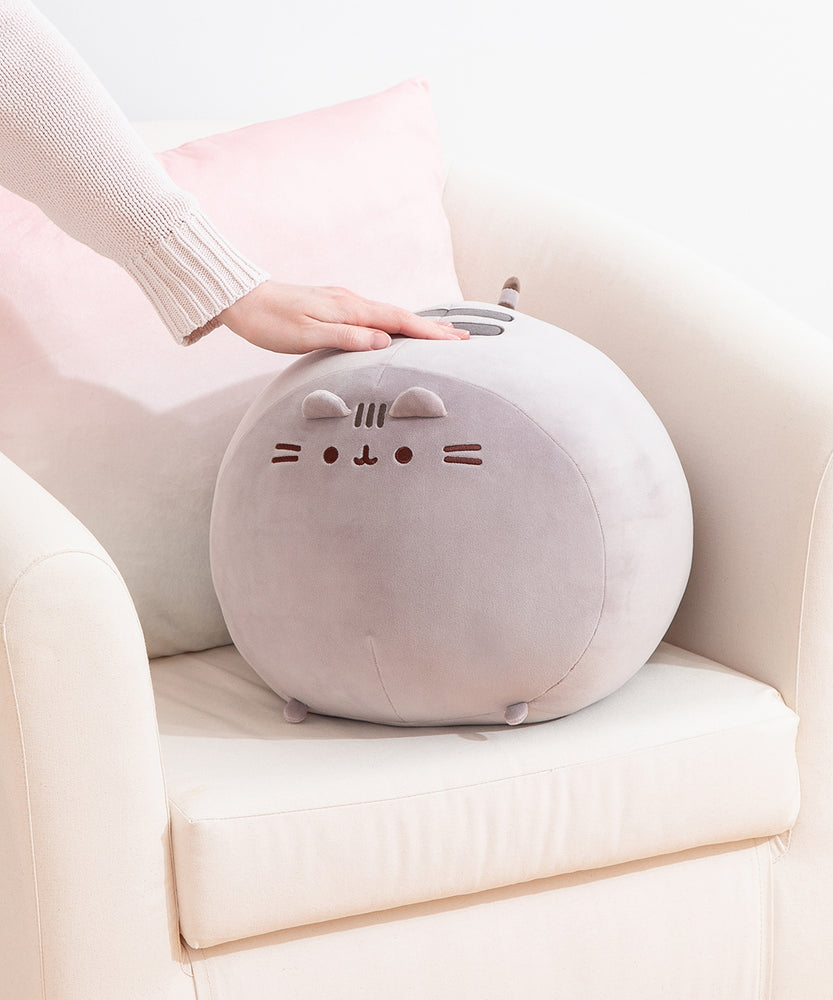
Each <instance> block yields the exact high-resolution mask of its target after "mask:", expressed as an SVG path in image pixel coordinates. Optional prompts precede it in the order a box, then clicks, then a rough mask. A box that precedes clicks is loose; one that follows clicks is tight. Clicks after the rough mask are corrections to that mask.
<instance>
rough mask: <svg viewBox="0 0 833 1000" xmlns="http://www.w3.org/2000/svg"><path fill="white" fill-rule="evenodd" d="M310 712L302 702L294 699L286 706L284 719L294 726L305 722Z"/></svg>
mask: <svg viewBox="0 0 833 1000" xmlns="http://www.w3.org/2000/svg"><path fill="white" fill-rule="evenodd" d="M308 711H309V709H308V708H307V706H306V705H305V704H304V703H303V702H302V701H298V699H297V698H292V699H291V700H290V701H288V702H287V703H286V705H284V709H283V717H284V718H285V719H286V721H287V722H291V723H293V725H294V724H295V723H298V722H303V721H304V719H306V717H307V712H308Z"/></svg>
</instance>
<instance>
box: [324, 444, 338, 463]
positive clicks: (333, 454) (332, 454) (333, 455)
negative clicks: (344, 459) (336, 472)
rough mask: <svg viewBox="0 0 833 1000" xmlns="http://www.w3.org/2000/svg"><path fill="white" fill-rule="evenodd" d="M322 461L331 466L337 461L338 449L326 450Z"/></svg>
mask: <svg viewBox="0 0 833 1000" xmlns="http://www.w3.org/2000/svg"><path fill="white" fill-rule="evenodd" d="M324 461H325V462H326V463H327V465H332V464H333V462H337V461H338V448H332V447H330V448H326V449H325V450H324Z"/></svg>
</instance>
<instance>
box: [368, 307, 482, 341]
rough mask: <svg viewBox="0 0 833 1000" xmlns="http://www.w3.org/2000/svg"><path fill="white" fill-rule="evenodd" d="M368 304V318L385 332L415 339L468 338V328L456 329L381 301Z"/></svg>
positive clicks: (448, 324) (449, 324)
mask: <svg viewBox="0 0 833 1000" xmlns="http://www.w3.org/2000/svg"><path fill="white" fill-rule="evenodd" d="M367 304H368V306H370V314H369V315H370V320H371V323H372V325H373V326H374V327H376V328H377V329H379V330H384V331H385V332H386V333H391V334H401V335H402V336H403V337H414V338H416V339H417V340H468V339H469V332H468V330H458V329H456V328H455V327H453V326H452V325H451V323H439V322H437V320H433V319H428V318H427V317H425V316H417V315H416V313H412V312H409V311H408V310H407V309H400V308H399V307H398V306H386V305H384V304H383V303H381V302H370V301H368V302H367Z"/></svg>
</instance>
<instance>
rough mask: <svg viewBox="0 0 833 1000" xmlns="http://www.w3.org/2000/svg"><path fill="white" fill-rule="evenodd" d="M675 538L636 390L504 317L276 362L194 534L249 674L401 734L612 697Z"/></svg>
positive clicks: (660, 621)
mask: <svg viewBox="0 0 833 1000" xmlns="http://www.w3.org/2000/svg"><path fill="white" fill-rule="evenodd" d="M474 307H475V306H474V305H473V306H472V308H474ZM323 393H327V394H329V395H327V396H324V395H323ZM325 400H327V401H328V402H327V405H325V403H324V401H325ZM340 401H343V402H344V406H343V407H342V406H341V405H340ZM328 407H329V408H328ZM345 409H347V410H348V411H349V413H350V416H349V417H346V416H343V415H342V414H343V413H344V410H345ZM328 412H331V413H332V414H333V416H332V417H329V418H328V417H326V416H324V415H323V414H325V413H328ZM305 414H306V415H305ZM311 417H312V419H311ZM426 417H427V418H430V419H426ZM691 546H692V523H691V505H690V500H689V495H688V488H687V485H686V481H685V476H684V474H683V471H682V468H681V466H680V463H679V460H678V458H677V455H676V453H675V451H674V448H673V446H672V444H671V441H670V439H669V438H668V435H667V434H666V432H665V430H664V428H663V427H662V424H661V423H660V421H659V418H658V417H657V416H656V414H655V413H654V412H653V410H652V409H651V408H650V406H649V405H648V403H647V402H646V400H645V399H644V397H642V396H641V394H640V393H639V392H638V391H637V390H636V389H635V387H634V386H633V385H632V383H631V382H629V380H628V379H627V378H626V377H625V375H624V374H623V373H622V372H621V371H620V370H619V369H618V368H617V367H616V366H615V365H614V364H613V363H612V362H611V361H610V360H609V359H607V358H606V357H605V356H604V355H603V354H601V353H600V352H598V351H597V350H595V349H594V348H592V347H590V346H589V345H587V344H586V343H584V342H583V341H581V340H579V339H578V338H576V337H573V336H571V335H570V334H568V333H565V332H564V331H563V330H558V329H557V328H555V327H552V326H549V325H548V324H545V323H542V322H540V321H537V320H534V319H532V318H530V317H526V316H523V315H517V316H516V317H515V319H514V320H513V321H512V322H511V323H508V324H507V328H506V332H504V333H503V334H501V335H500V336H494V337H481V338H477V337H473V338H472V339H471V340H470V341H460V342H429V341H414V340H402V341H400V342H398V343H397V344H395V345H394V346H393V347H392V348H391V349H389V350H388V351H385V352H381V353H374V354H373V355H369V354H358V355H345V354H339V353H335V352H330V353H325V354H319V355H317V356H314V357H310V358H305V359H303V360H301V361H299V362H297V363H296V364H295V365H293V366H292V367H291V368H289V369H288V370H287V371H285V372H284V373H283V374H281V375H280V376H279V377H278V378H277V379H275V380H274V381H273V382H272V383H271V385H270V386H269V387H268V388H267V389H266V390H265V391H264V393H263V394H262V395H261V396H260V397H259V399H258V400H257V401H256V402H255V404H254V405H253V406H252V408H251V410H250V411H249V413H248V415H247V416H246V418H245V419H244V420H243V422H242V424H241V426H240V428H239V430H238V433H237V435H236V436H235V438H234V440H233V442H232V444H231V446H230V448H229V450H228V453H227V455H226V457H225V460H224V463H223V466H222V469H221V472H220V476H219V479H218V484H217V490H216V495H215V502H214V511H213V517H212V532H211V549H212V564H213V573H214V581H215V586H216V588H217V592H218V595H219V597H220V600H221V604H222V606H223V610H224V613H225V616H226V621H227V623H228V626H229V630H230V632H231V635H232V637H233V638H234V640H235V643H236V644H237V646H238V648H239V649H240V651H241V652H242V654H243V655H244V656H245V657H246V659H247V660H248V661H249V662H250V663H251V665H252V666H253V667H254V668H255V670H257V671H258V672H259V673H260V674H261V676H263V678H264V679H265V680H266V681H267V682H268V683H270V684H271V685H272V686H273V687H274V688H275V690H276V691H277V692H278V693H279V694H281V695H282V696H283V697H285V698H287V699H290V698H295V699H297V700H299V701H301V702H303V703H304V704H306V705H308V706H309V707H310V709H311V710H312V711H315V712H320V713H324V714H331V715H341V716H346V717H349V718H357V719H367V720H369V721H374V722H386V723H391V724H398V725H430V724H450V723H478V724H479V723H484V722H502V721H504V720H506V721H512V722H520V721H522V720H523V719H524V718H526V719H527V720H528V721H530V722H534V721H540V720H542V719H548V718H554V717H557V716H560V715H564V714H567V713H569V712H573V711H575V710H576V709H579V708H582V707H584V706H585V705H588V704H589V703H591V702H593V701H595V700H597V699H598V698H600V697H603V696H604V695H606V694H609V693H610V692H611V691H612V690H614V689H615V688H617V687H618V686H619V685H621V684H622V683H623V682H624V681H625V680H627V678H629V677H630V676H632V674H633V673H634V672H635V671H636V670H637V669H638V668H639V667H640V666H641V665H642V664H643V663H644V662H645V661H646V660H647V659H648V657H649V656H650V654H651V652H652V651H653V649H654V648H655V647H656V645H657V643H658V642H659V641H660V639H661V638H662V636H663V634H664V632H665V630H666V629H667V627H668V625H669V623H670V621H671V618H672V616H673V614H674V612H675V611H676V608H677V605H678V603H679V601H680V598H681V597H682V594H683V590H684V587H685V583H686V580H687V577H688V572H689V567H690V561H691ZM519 703H520V704H521V705H522V704H523V703H527V704H528V706H529V709H528V715H526V716H525V715H524V712H523V711H522V710H521V709H520V708H519V707H518V706H519ZM510 708H511V711H509V714H508V715H507V710H509V709H510Z"/></svg>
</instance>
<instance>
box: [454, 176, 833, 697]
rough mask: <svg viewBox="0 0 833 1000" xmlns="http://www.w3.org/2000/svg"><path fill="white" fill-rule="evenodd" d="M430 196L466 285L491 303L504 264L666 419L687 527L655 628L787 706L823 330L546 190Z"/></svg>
mask: <svg viewBox="0 0 833 1000" xmlns="http://www.w3.org/2000/svg"><path fill="white" fill-rule="evenodd" d="M445 207H446V212H447V214H448V216H449V220H450V222H451V228H452V235H453V239H454V247H455V260H456V262H457V266H458V274H459V276H460V281H461V284H462V287H463V290H464V293H465V295H466V297H468V298H475V299H482V300H486V301H493V300H494V299H495V297H496V295H497V293H498V291H499V289H500V287H501V285H502V283H503V281H504V279H505V278H506V277H507V276H508V275H509V274H517V275H518V276H519V278H520V281H521V288H522V291H521V301H520V306H519V307H520V308H521V309H522V310H523V311H525V312H529V313H531V314H533V315H536V316H539V317H541V318H542V319H545V320H548V321H549V322H551V323H554V324H556V325H558V326H561V327H563V328H565V329H567V330H569V331H570V332H572V333H574V334H576V335H578V336H580V337H582V338H583V339H585V340H587V341H589V342H590V343H592V344H594V345H595V346H597V347H599V348H600V349H601V350H602V351H604V352H605V353H606V354H608V355H609V356H610V357H612V358H613V360H614V361H616V363H617V364H618V365H619V366H620V367H621V368H623V369H624V371H625V372H626V373H627V374H628V375H629V376H630V378H631V379H632V380H633V381H634V382H635V383H636V385H637V386H638V387H639V388H640V389H641V391H642V392H643V393H644V394H645V395H646V396H647V398H648V399H649V400H650V402H651V403H652V405H653V406H654V408H655V409H656V410H657V412H658V413H659V415H660V417H661V419H662V420H663V421H664V423H665V425H666V427H667V428H668V431H669V433H670V434H671V437H672V439H673V440H674V443H675V445H676V447H677V451H678V452H679V455H680V458H681V460H682V462H683V466H684V468H685V471H686V475H687V477H688V480H689V485H690V487H691V492H692V501H693V505H694V523H695V553H694V565H693V569H692V575H691V580H690V583H689V587H688V590H687V593H686V596H685V599H684V601H683V604H682V606H681V608H680V612H679V614H678V616H677V618H676V620H675V622H674V624H673V626H672V629H671V631H670V633H669V640H670V641H671V642H674V643H677V644H678V645H681V646H684V647H686V648H688V649H691V650H692V651H695V652H699V653H702V654H704V655H706V656H709V657H712V658H714V659H716V660H719V661H720V662H722V663H726V664H727V665H729V666H733V667H736V668H737V669H739V670H742V671H744V672H746V673H748V674H751V675H753V676H756V677H758V678H760V679H761V680H764V681H766V682H768V683H770V684H772V685H773V686H775V687H776V688H778V689H779V690H780V691H781V693H782V694H783V696H784V697H785V699H786V700H787V702H788V703H789V704H790V706H791V707H793V708H794V707H796V701H797V692H796V685H797V678H798V664H799V657H800V655H801V645H802V637H803V638H804V640H805V641H806V639H807V637H808V635H807V633H808V630H814V629H817V628H818V627H819V626H820V625H821V624H822V623H821V622H820V621H819V619H818V615H817V614H816V612H815V611H814V610H813V607H814V600H815V599H814V594H815V593H816V592H817V589H818V587H822V586H823V584H822V582H821V581H820V580H819V582H818V583H812V590H811V591H808V587H809V586H810V585H811V581H810V580H809V579H808V575H807V570H808V566H809V565H810V563H811V562H812V560H813V558H814V556H815V557H817V558H819V556H818V555H817V554H818V553H823V557H821V558H823V559H824V560H825V561H826V564H831V562H833V560H831V559H830V558H829V553H830V551H831V549H830V544H831V538H830V534H829V528H828V526H827V522H826V521H825V524H824V525H822V524H821V523H820V522H819V519H818V517H816V516H815V513H816V510H817V505H818V503H819V502H820V499H822V497H823V495H824V494H825V493H826V492H829V490H830V483H829V480H828V476H827V471H826V470H827V468H828V462H829V459H830V456H831V453H832V452H833V344H831V343H830V342H829V341H828V340H827V339H826V338H824V337H822V336H821V335H820V334H818V333H816V332H815V331H813V330H811V329H809V328H808V327H806V326H804V325H803V324H801V323H800V322H798V321H797V320H795V319H793V318H792V317H790V316H789V315H787V314H786V313H784V312H783V311H781V310H780V309H778V308H777V307H776V306H774V305H773V304H772V303H771V302H769V300H767V299H765V298H764V297H763V296H760V295H758V294H756V293H754V292H752V291H751V290H750V289H748V288H746V287H745V286H743V285H742V284H740V283H739V282H737V281H736V280H734V279H732V278H731V277H729V276H728V275H726V274H724V273H722V272H720V271H718V270H717V269H715V268H712V267H709V266H708V265H707V264H705V263H704V262H703V261H701V260H699V259H698V258H696V257H695V256H694V255H692V254H689V253H687V252H686V251H684V250H682V249H681V248H679V247H676V246H674V245H673V244H670V243H669V242H667V241H665V240H663V239H661V238H659V237H657V236H654V235H652V234H650V233H646V232H644V231H642V230H640V229H638V228H637V227H635V226H629V225H627V224H625V223H623V222H619V221H615V220H612V219H610V218H609V217H607V216H605V215H603V214H602V213H600V212H598V211H596V210H593V209H591V208H589V207H587V206H584V205H581V204H578V203H576V202H574V201H570V200H568V199H562V198H559V197H557V196H556V195H554V194H552V193H551V192H547V191H543V190H541V189H537V188H536V189H530V188H529V186H526V185H525V186H524V187H523V188H521V187H520V186H519V185H517V184H515V185H513V184H512V183H511V182H510V181H508V180H506V179H503V178H498V177H495V176H491V175H488V174H485V173H483V172H480V171H477V170H473V169H467V168H454V169H452V171H451V172H450V174H449V177H448V181H447V184H446V190H445ZM831 569H833V566H831ZM825 572H827V573H829V571H828V570H819V573H820V574H821V575H822V576H824V575H825ZM826 585H827V584H824V586H826Z"/></svg>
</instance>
